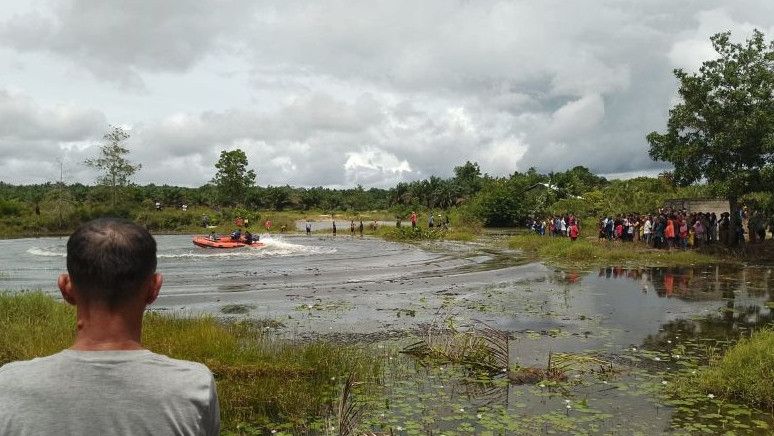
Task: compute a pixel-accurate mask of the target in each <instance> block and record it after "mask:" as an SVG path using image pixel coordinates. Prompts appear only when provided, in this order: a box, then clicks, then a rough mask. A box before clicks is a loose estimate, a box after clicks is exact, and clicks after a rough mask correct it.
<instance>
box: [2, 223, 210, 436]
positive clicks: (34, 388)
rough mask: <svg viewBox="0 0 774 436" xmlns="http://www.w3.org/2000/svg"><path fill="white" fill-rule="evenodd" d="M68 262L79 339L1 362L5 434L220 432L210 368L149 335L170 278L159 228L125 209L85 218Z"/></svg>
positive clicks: (62, 283)
mask: <svg viewBox="0 0 774 436" xmlns="http://www.w3.org/2000/svg"><path fill="white" fill-rule="evenodd" d="M67 272H68V273H67V274H62V275H60V276H59V280H58V285H59V290H60V291H61V293H62V297H63V298H64V300H65V301H66V302H67V303H69V304H72V305H74V306H75V308H76V320H77V326H76V334H75V342H74V343H73V345H72V346H71V347H70V348H68V349H66V350H63V351H61V352H59V353H56V354H53V355H51V356H47V357H39V358H36V359H33V360H28V361H22V362H12V363H8V364H6V365H4V366H2V367H0V434H3V435H128V434H131V435H151V434H152V435H181V434H184V435H217V434H218V433H219V431H220V412H219V408H218V397H217V393H216V389H215V380H214V378H213V376H212V373H211V372H210V370H209V369H208V368H207V367H206V366H204V365H202V364H201V363H196V362H188V361H184V360H177V359H172V358H169V357H167V356H163V355H160V354H155V353H153V352H151V351H149V350H147V349H145V348H144V347H143V345H142V343H141V339H140V338H141V333H142V322H143V314H144V312H145V308H146V307H147V306H148V305H149V304H151V303H153V302H154V301H155V300H156V298H157V297H158V295H159V290H160V289H161V285H162V282H163V278H162V276H161V274H159V273H157V272H156V241H155V240H154V239H153V237H152V236H151V235H150V233H148V231H147V230H145V229H144V228H142V227H140V226H138V225H137V224H134V223H132V222H130V221H127V220H123V219H114V218H101V219H97V220H94V221H90V222H87V223H85V224H82V225H81V226H80V227H78V229H76V230H75V232H74V233H73V234H72V235H71V236H70V239H69V240H68V241H67Z"/></svg>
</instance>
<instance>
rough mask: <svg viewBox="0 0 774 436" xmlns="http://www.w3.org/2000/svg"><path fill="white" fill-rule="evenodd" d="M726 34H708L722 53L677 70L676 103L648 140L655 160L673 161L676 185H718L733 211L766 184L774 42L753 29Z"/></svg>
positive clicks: (773, 139) (771, 156) (772, 144)
mask: <svg viewBox="0 0 774 436" xmlns="http://www.w3.org/2000/svg"><path fill="white" fill-rule="evenodd" d="M730 36H731V34H730V33H729V32H726V33H719V34H716V35H714V36H712V37H711V38H710V39H711V41H712V46H713V47H714V48H715V51H716V52H717V53H718V54H719V55H720V56H719V57H718V58H717V59H714V60H710V61H706V62H704V63H703V64H702V66H701V68H700V69H699V72H698V73H692V74H689V73H686V72H685V71H683V70H682V69H676V70H675V71H674V74H675V76H676V77H677V78H678V80H679V81H680V89H679V94H680V97H681V101H680V102H679V103H678V104H676V105H675V106H674V107H673V108H672V109H671V110H670V111H669V120H668V122H667V131H666V132H665V133H658V132H652V133H650V134H649V135H648V136H647V140H648V143H649V144H650V156H651V157H652V158H653V159H655V160H662V161H666V162H670V163H672V164H673V165H674V171H673V173H672V177H673V180H674V182H675V183H677V184H678V185H681V186H686V185H689V184H692V183H695V182H699V181H707V182H708V183H711V184H715V185H716V186H718V187H719V188H720V190H721V192H723V193H724V194H725V196H726V197H727V198H728V200H729V202H730V205H731V210H732V211H735V210H736V207H737V201H738V199H739V197H740V196H741V195H743V194H745V193H749V192H752V191H755V190H760V189H762V188H763V187H764V186H766V185H768V186H770V184H766V181H771V178H772V177H771V176H772V174H773V173H774V42H769V43H768V44H767V43H766V41H765V39H764V35H763V33H761V32H760V31H758V30H755V31H754V33H753V35H752V37H751V38H750V39H749V40H747V41H746V42H745V43H744V44H735V43H732V42H731V41H730ZM736 215H737V214H735V213H732V214H731V216H732V219H733V220H736V219H737V217H736Z"/></svg>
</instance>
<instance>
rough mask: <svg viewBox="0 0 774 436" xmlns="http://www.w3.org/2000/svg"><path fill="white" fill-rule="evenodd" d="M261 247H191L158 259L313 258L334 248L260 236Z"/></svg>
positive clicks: (174, 251)
mask: <svg viewBox="0 0 774 436" xmlns="http://www.w3.org/2000/svg"><path fill="white" fill-rule="evenodd" d="M260 242H261V243H263V244H264V245H263V247H241V248H230V249H217V248H200V247H191V248H190V249H185V250H171V252H159V254H158V257H159V258H162V259H164V258H169V259H176V258H185V257H192V258H211V257H256V258H261V257H277V256H313V255H319V254H332V253H335V252H336V249H335V248H325V247H317V246H313V245H302V244H293V243H290V242H287V241H285V240H283V239H282V238H276V237H273V236H261V239H260Z"/></svg>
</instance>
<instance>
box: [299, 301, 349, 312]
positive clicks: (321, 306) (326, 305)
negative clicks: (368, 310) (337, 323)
mask: <svg viewBox="0 0 774 436" xmlns="http://www.w3.org/2000/svg"><path fill="white" fill-rule="evenodd" d="M353 307H354V305H353V304H352V303H350V302H349V301H344V300H341V301H331V302H323V301H322V300H321V299H317V300H315V302H314V303H306V304H301V305H298V306H296V308H295V310H297V311H301V312H304V311H308V312H313V311H317V312H328V311H333V312H335V311H345V310H350V309H352V308H353Z"/></svg>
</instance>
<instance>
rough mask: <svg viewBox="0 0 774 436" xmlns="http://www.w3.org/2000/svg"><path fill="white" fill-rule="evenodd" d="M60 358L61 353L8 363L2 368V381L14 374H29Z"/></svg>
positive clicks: (0, 367) (0, 375)
mask: <svg viewBox="0 0 774 436" xmlns="http://www.w3.org/2000/svg"><path fill="white" fill-rule="evenodd" d="M58 358H59V353H57V354H52V355H50V356H44V357H35V358H34V359H29V360H17V361H14V362H8V363H6V364H4V365H1V366H0V379H2V378H6V377H13V375H14V374H18V373H19V372H27V371H30V370H34V369H36V368H39V367H41V366H45V365H48V364H50V363H52V362H53V361H54V360H56V359H58Z"/></svg>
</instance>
